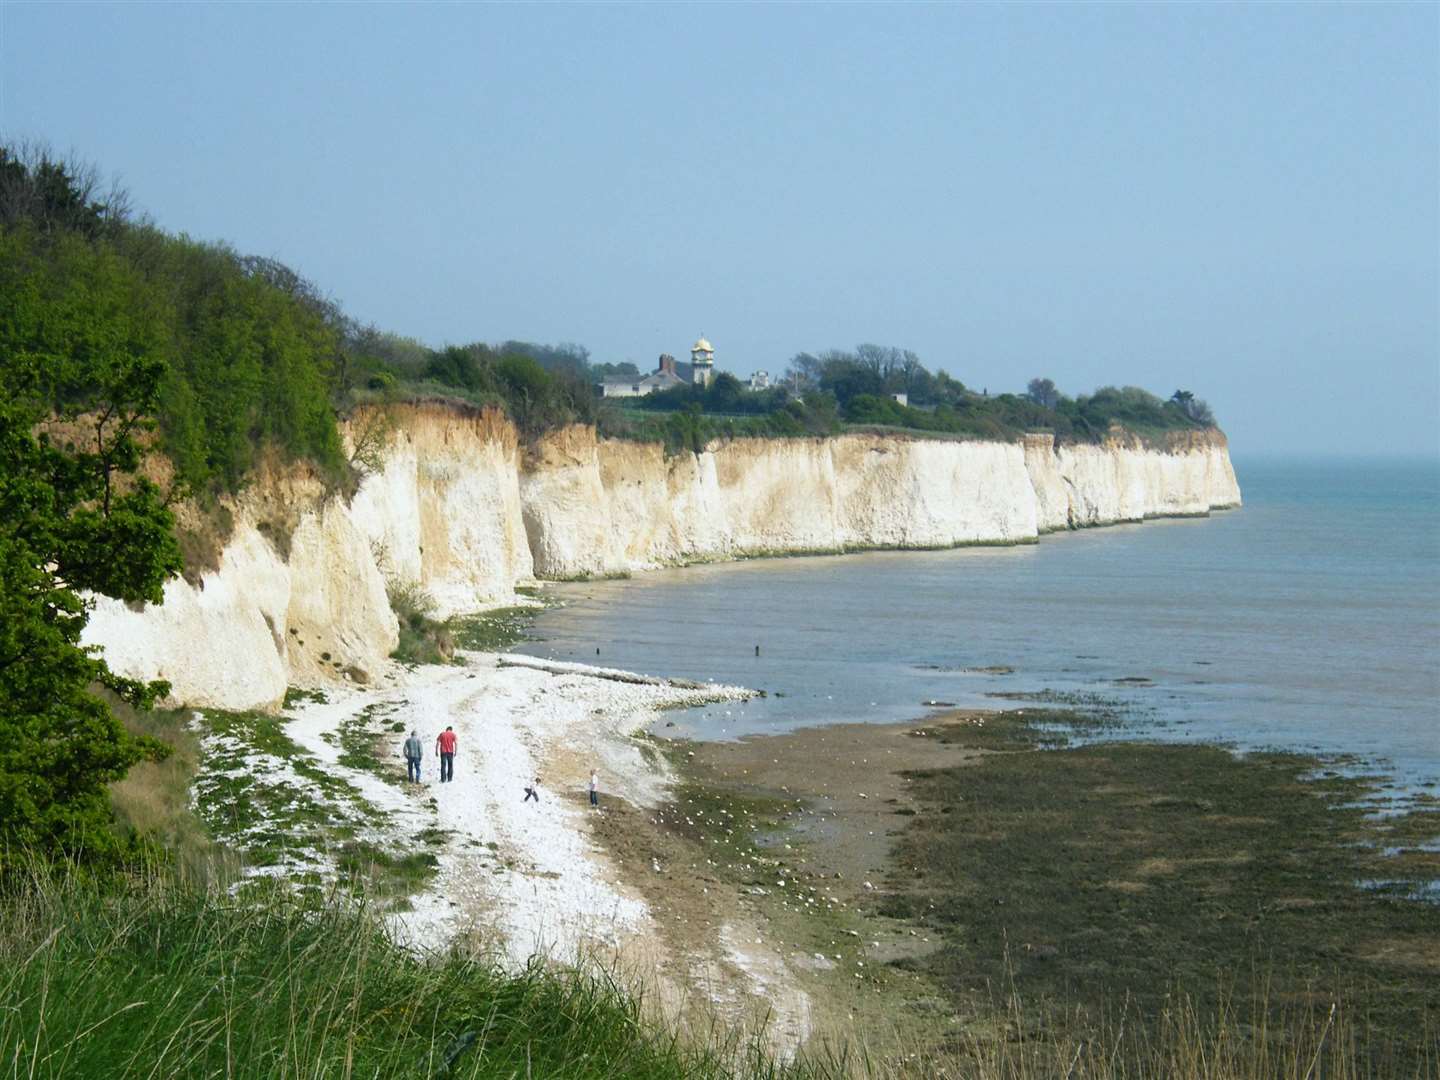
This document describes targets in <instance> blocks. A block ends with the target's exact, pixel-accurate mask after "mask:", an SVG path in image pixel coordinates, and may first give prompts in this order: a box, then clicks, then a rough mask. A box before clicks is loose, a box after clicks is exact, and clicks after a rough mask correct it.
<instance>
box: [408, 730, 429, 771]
mask: <svg viewBox="0 0 1440 1080" xmlns="http://www.w3.org/2000/svg"><path fill="white" fill-rule="evenodd" d="M404 754H405V775H406V777H407V778H408V779H410V780H413V781H414V782H415V783H417V784H418V783H419V782H420V759H421V758H423V757H424V756H425V746H424V744H423V743H421V741H420V737H419V736H418V735H417V734H416V733H415V732H413V731H412V732H410V737H409V738H408V739H406V740H405V750H404Z"/></svg>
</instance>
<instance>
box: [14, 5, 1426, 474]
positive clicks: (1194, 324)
mask: <svg viewBox="0 0 1440 1080" xmlns="http://www.w3.org/2000/svg"><path fill="white" fill-rule="evenodd" d="M1437 56H1440V6H1436V5H1433V4H1412V5H1392V6H1384V5H1376V4H1364V5H1361V4H1355V5H1350V6H1325V5H1321V4H1313V3H1307V4H1295V5H1267V6H1237V5H1225V6H1210V5H1178V4H1176V5H1160V4H1155V5H1149V6H1145V7H1124V6H1117V5H1109V4H1107V5H1104V6H1095V7H1082V6H1078V5H1068V4H1067V5H1060V6H1039V5H1036V6H1029V7H972V6H967V7H949V6H919V5H916V6H890V5H887V6H878V5H877V6H868V7H866V6H844V7H824V6H818V5H788V6H775V7H766V6H758V5H756V6H738V5H737V6H703V7H697V6H683V7H682V6H673V7H665V6H644V7H641V6H633V7H630V6H586V7H568V6H545V7H539V6H525V7H520V6H478V5H475V6H470V5H449V4H446V5H441V4H433V5H415V6H408V5H363V6H362V5H353V6H351V5H344V4H328V5H318V4H317V5H302V6H289V5H283V4H263V5H262V4H250V5H242V4H234V5H227V4H194V5H188V6H180V5H174V6H172V5H162V4H151V5H143V4H113V5H88V4H58V3H57V4H24V3H13V2H3V0H0V130H3V131H4V133H5V134H7V135H9V136H11V137H16V136H34V137H40V138H43V139H46V140H48V141H49V142H50V143H51V144H52V146H53V147H55V148H56V149H58V150H61V151H65V150H74V151H76V152H77V153H78V154H80V155H81V156H83V157H86V158H89V159H91V160H93V161H95V162H96V163H98V164H99V165H100V166H101V167H102V168H103V169H104V170H106V171H107V172H110V171H113V172H115V173H118V174H119V175H120V177H121V178H122V179H123V180H124V182H125V183H126V184H127V185H128V186H129V188H130V189H131V191H132V193H133V195H134V197H135V199H136V202H137V203H138V204H139V205H140V206H141V207H142V208H144V209H145V210H148V211H149V212H150V213H151V214H153V215H154V217H155V218H156V219H157V220H158V221H159V222H160V223H161V224H162V225H164V226H166V227H168V228H170V229H172V230H175V231H184V232H188V233H190V234H191V235H193V236H196V237H201V238H205V239H224V240H227V241H230V242H231V243H233V244H234V245H235V246H236V247H237V248H239V249H241V250H243V251H247V252H255V253H259V254H264V255H272V256H275V257H277V258H280V259H282V260H284V261H285V262H287V263H289V264H291V265H292V266H294V267H296V268H297V269H298V270H300V271H301V272H302V273H304V274H306V275H307V276H309V277H311V278H313V279H314V280H315V281H317V282H318V283H319V284H320V285H321V286H322V287H323V288H325V289H326V290H328V291H330V292H331V293H332V294H333V295H334V296H335V297H336V298H337V299H338V300H339V301H340V302H341V303H343V304H344V306H345V307H346V309H347V310H348V311H349V312H350V313H351V314H353V315H356V316H357V317H359V318H361V319H364V320H367V321H373V322H375V323H377V324H379V325H381V326H383V327H386V328H388V329H392V330H395V331H398V332H401V333H405V334H411V335H414V336H416V337H419V338H421V339H422V340H425V341H427V342H429V343H432V344H439V343H443V342H460V341H470V340H476V339H480V340H500V339H504V338H509V337H514V338H527V339H533V340H538V341H575V342H580V343H582V344H585V345H587V346H588V347H589V348H590V349H591V350H592V352H593V354H594V356H595V358H596V359H600V360H625V359H629V360H633V361H635V362H636V363H638V364H640V365H642V366H649V365H652V364H653V361H654V358H655V356H656V355H657V354H659V353H660V352H662V351H668V352H674V353H681V352H682V351H683V350H685V349H687V348H688V347H689V345H690V343H691V342H692V341H693V340H694V338H695V335H696V334H698V333H700V332H701V331H704V332H705V333H706V334H707V335H708V336H709V337H710V339H711V340H712V341H713V342H714V343H715V346H716V350H717V351H716V357H717V363H718V365H719V366H720V367H722V368H729V369H731V370H734V371H737V372H739V373H741V374H745V373H748V372H749V371H751V370H752V369H754V368H757V367H759V368H768V369H769V370H770V371H772V372H776V371H779V370H781V369H783V367H784V366H785V362H786V360H787V359H788V358H789V357H790V356H791V355H793V354H794V353H795V352H796V351H799V350H802V349H808V350H818V349H823V348H827V347H832V346H852V345H854V344H856V343H858V342H861V341H875V342H880V343H883V344H894V345H901V346H905V347H908V348H912V349H914V350H915V351H916V352H918V353H919V354H920V355H921V357H922V358H923V359H924V360H925V361H926V362H927V363H928V364H929V365H930V366H931V367H932V368H945V369H947V370H949V371H950V372H951V373H952V374H953V375H956V376H957V377H959V378H961V379H963V380H964V381H965V382H966V383H967V384H970V385H973V386H976V387H981V386H985V387H989V388H990V389H991V390H992V391H994V390H996V389H1019V388H1022V387H1023V386H1024V383H1025V381H1026V380H1027V379H1028V378H1029V377H1031V376H1032V375H1042V374H1043V375H1048V376H1050V377H1052V378H1054V379H1055V381H1056V382H1057V383H1058V384H1059V385H1060V387H1061V388H1062V389H1064V390H1066V391H1068V392H1071V393H1074V392H1077V391H1088V390H1091V389H1093V388H1094V387H1096V386H1097V385H1100V384H1103V383H1110V382H1113V383H1122V384H1123V383H1133V384H1138V385H1142V386H1145V387H1147V388H1149V389H1152V390H1155V391H1157V392H1159V393H1161V394H1163V395H1168V394H1169V393H1170V392H1171V391H1172V390H1174V389H1176V388H1177V387H1186V388H1190V389H1193V390H1194V391H1195V392H1196V393H1198V394H1200V395H1201V396H1202V397H1206V398H1208V399H1209V400H1210V402H1211V404H1212V405H1213V406H1214V408H1215V410H1216V412H1217V414H1218V415H1219V417H1220V420H1221V422H1222V424H1223V426H1224V427H1225V428H1226V429H1227V430H1228V431H1229V433H1230V436H1231V442H1232V446H1233V448H1234V450H1235V451H1236V453H1237V455H1241V456H1243V455H1244V454H1245V453H1247V452H1252V453H1253V452H1280V451H1295V452H1412V453H1413V452H1422V451H1423V452H1426V453H1435V452H1437V449H1440V443H1437V419H1440V344H1437V342H1440V272H1437V263H1440V254H1437V252H1440V177H1437V167H1440V166H1437V162H1440V80H1437Z"/></svg>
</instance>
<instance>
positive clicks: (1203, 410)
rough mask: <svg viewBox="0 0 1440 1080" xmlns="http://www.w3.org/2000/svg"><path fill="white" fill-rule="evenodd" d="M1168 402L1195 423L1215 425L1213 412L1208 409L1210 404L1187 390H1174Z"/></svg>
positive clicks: (1208, 425)
mask: <svg viewBox="0 0 1440 1080" xmlns="http://www.w3.org/2000/svg"><path fill="white" fill-rule="evenodd" d="M1170 403H1171V404H1172V405H1174V406H1175V407H1176V408H1178V409H1179V410H1180V411H1181V412H1182V413H1184V414H1185V416H1186V417H1187V418H1188V419H1190V420H1193V421H1195V423H1197V424H1204V425H1205V426H1206V427H1213V426H1214V425H1215V414H1214V413H1213V412H1211V411H1210V406H1209V405H1207V404H1206V403H1205V402H1204V401H1203V400H1201V399H1200V398H1197V397H1196V396H1195V395H1194V394H1192V393H1191V392H1190V391H1189V390H1176V391H1175V393H1174V394H1172V395H1171V396H1170Z"/></svg>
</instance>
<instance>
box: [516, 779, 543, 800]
mask: <svg viewBox="0 0 1440 1080" xmlns="http://www.w3.org/2000/svg"><path fill="white" fill-rule="evenodd" d="M531 799H534V800H535V801H536V802H537V803H538V802H539V801H540V777H538V776H537V777H535V779H534V780H533V781H531V783H529V784H528V785H526V788H525V798H523V799H521V800H520V801H521V802H529V801H530V800H531Z"/></svg>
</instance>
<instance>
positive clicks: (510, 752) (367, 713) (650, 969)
mask: <svg viewBox="0 0 1440 1080" xmlns="http://www.w3.org/2000/svg"><path fill="white" fill-rule="evenodd" d="M461 661H462V662H461V663H460V664H458V665H448V666H429V667H420V668H416V669H412V670H410V671H399V672H396V673H395V682H394V684H393V685H391V686H387V687H385V688H383V689H378V688H377V689H366V688H359V687H345V688H340V689H337V690H334V691H331V692H329V693H328V694H327V696H326V700H323V701H306V702H305V703H303V704H299V705H297V706H295V707H294V708H292V709H289V710H288V711H287V713H286V718H285V721H284V730H285V734H286V735H287V736H288V737H289V738H290V739H292V740H293V741H294V742H295V743H296V744H297V745H298V746H299V747H300V749H301V751H302V752H303V754H305V755H308V756H309V757H310V758H313V761H314V762H315V764H316V765H318V767H319V768H321V769H322V770H324V771H325V772H326V773H327V774H329V775H332V776H335V777H337V778H340V779H343V780H344V781H345V782H347V783H349V784H351V785H353V786H354V787H355V788H356V789H357V790H358V791H359V792H360V794H361V796H363V798H364V799H365V800H366V803H367V805H369V806H372V807H374V808H375V811H376V813H375V815H374V820H373V821H372V822H371V823H370V824H369V825H368V826H367V827H366V829H365V830H364V839H365V840H366V841H367V842H368V843H370V844H373V845H374V846H375V847H377V848H380V849H382V850H386V851H390V852H394V853H398V854H402V855H403V854H405V853H407V852H413V851H420V850H423V851H429V852H431V853H433V854H434V855H436V857H437V858H438V860H439V867H438V871H437V872H436V873H435V874H434V876H433V877H431V878H430V879H429V881H428V882H426V883H425V885H424V887H423V888H422V889H421V890H420V891H419V892H418V893H417V894H415V895H413V896H411V897H410V898H409V901H408V903H402V904H400V905H398V908H399V909H397V910H395V911H394V912H393V913H392V914H391V915H389V916H388V920H389V923H390V925H391V928H392V930H393V932H394V934H395V936H396V938H397V940H399V941H401V942H402V943H405V944H407V945H410V946H411V947H413V948H415V949H417V951H421V952H428V951H434V950H438V949H444V948H447V947H449V946H450V945H452V944H457V943H460V944H465V945H467V946H470V947H475V948H479V949H480V950H481V951H483V952H485V953H486V954H488V955H491V956H493V957H494V958H495V959H496V960H497V961H498V962H499V963H501V964H502V965H503V966H504V967H506V968H507V969H509V970H513V971H518V970H522V969H523V968H524V967H525V966H526V965H527V964H528V963H530V962H531V961H532V958H534V957H536V956H539V957H542V958H547V959H551V960H556V961H559V962H576V963H586V962H590V961H598V962H599V963H600V964H601V965H602V966H604V967H605V968H606V969H607V970H608V969H614V968H616V967H618V968H619V969H621V970H624V971H627V972H629V973H630V974H632V975H638V976H642V977H644V978H645V979H646V981H647V983H648V984H649V985H651V986H652V987H657V986H658V988H659V1003H660V1005H661V1007H662V1008H666V1009H668V1010H669V1011H670V1012H671V1014H672V1015H674V1016H678V1015H679V1014H680V1013H681V1012H682V1011H684V1010H687V1009H690V1010H693V1009H694V1007H695V999H696V997H697V995H698V996H700V997H706V998H708V1000H707V1001H706V1002H705V1008H707V1009H710V1010H713V1015H717V1016H720V1017H722V1018H723V1019H725V1020H726V1021H727V1022H728V1023H740V1024H744V1023H748V1022H751V1021H753V1020H754V1019H755V1018H756V1017H757V1016H758V1015H760V1014H762V1013H764V1012H766V1011H769V1012H770V1013H771V1014H772V1015H771V1020H772V1022H771V1025H770V1032H771V1038H772V1039H774V1040H775V1045H776V1047H777V1049H779V1050H781V1051H782V1052H784V1051H787V1050H790V1049H793V1048H794V1047H795V1046H798V1045H799V1043H800V1042H802V1041H803V1039H804V1038H805V1036H806V1034H807V1033H808V1026H807V1023H806V1019H805V1018H806V1017H807V1016H808V1009H809V1001H808V998H807V996H806V995H805V994H804V993H803V991H799V990H798V989H795V988H793V987H791V986H789V985H786V980H785V974H786V971H787V969H786V966H785V961H784V960H783V959H782V957H781V956H780V955H779V954H778V953H776V952H774V951H773V950H772V949H770V948H768V947H767V946H766V945H764V944H763V942H761V941H759V940H757V939H758V938H759V934H758V931H757V930H756V929H755V928H754V927H752V926H749V925H748V924H746V923H745V922H744V920H736V922H735V923H734V925H733V926H732V927H730V928H729V929H728V931H727V932H728V935H729V936H730V937H733V938H734V939H735V940H736V941H742V940H743V941H744V942H746V944H745V945H744V946H743V947H742V946H738V945H736V946H734V947H732V948H730V949H729V952H728V955H724V956H718V957H712V958H695V957H691V956H682V955H672V954H671V953H670V952H669V951H668V950H667V946H666V944H665V935H664V934H663V933H662V928H661V927H660V926H659V924H658V922H657V919H656V917H655V916H654V914H653V913H652V911H651V908H650V906H649V905H648V904H647V902H646V900H645V899H644V897H643V895H642V894H641V892H640V890H638V889H637V888H634V887H633V886H632V884H631V883H630V882H628V881H627V880H626V879H625V877H624V875H623V874H622V870H621V868H620V867H619V866H618V865H616V864H615V863H614V862H613V861H612V860H611V859H610V858H609V857H608V856H607V855H606V854H605V852H604V851H603V850H601V848H600V847H599V846H598V845H597V843H596V842H595V840H594V838H593V831H594V830H593V828H592V826H594V825H595V824H597V823H598V818H599V817H600V815H603V814H604V812H605V807H606V805H607V804H611V805H614V804H613V802H612V800H620V799H623V800H624V801H625V802H626V803H628V804H629V806H628V807H627V813H629V812H635V811H639V812H642V813H643V812H647V811H653V810H654V808H655V807H658V806H659V805H661V804H663V803H665V802H666V801H667V800H668V799H669V798H670V797H671V788H672V785H673V784H674V782H675V781H676V776H675V774H674V772H673V770H672V769H671V768H670V766H669V765H668V763H667V761H666V759H665V757H664V756H663V755H662V754H659V753H656V752H655V751H654V750H653V749H652V747H651V746H650V745H649V744H648V741H647V740H646V739H644V738H636V737H634V736H635V735H636V733H638V732H640V731H642V730H643V729H644V728H646V727H648V726H649V725H651V724H653V723H655V722H656V721H657V720H658V719H659V714H660V712H661V710H663V709H667V708H673V707H688V706H693V705H698V704H704V703H713V702H723V701H740V700H744V699H745V698H748V697H750V696H752V694H753V692H752V691H750V690H747V689H745V688H742V687H736V686H722V685H718V684H697V683H688V682H670V681H668V680H665V679H657V678H652V677H649V676H641V675H636V674H634V673H631V672H623V671H617V670H615V669H610V668H598V667H592V666H589V665H584V664H569V663H565V664H558V663H550V662H545V661H538V660H535V659H534V658H531V657H527V656H517V655H506V654H491V653H464V654H462V656H461ZM357 717H370V718H378V719H379V722H380V723H381V724H382V725H383V729H384V734H383V735H381V736H380V739H379V743H378V745H379V746H380V747H381V750H380V757H379V762H378V766H377V765H376V763H375V762H373V761H372V762H371V763H370V765H371V767H370V768H368V769H367V768H357V767H355V765H354V762H353V759H350V763H348V764H347V761H346V755H345V752H344V741H343V739H341V738H339V737H338V736H339V735H340V733H342V732H343V730H344V728H345V725H346V724H347V723H354V722H355V720H356V718H357ZM446 725H452V726H453V727H454V729H455V732H456V735H457V737H458V747H457V754H456V758H455V777H454V780H453V781H452V782H449V783H440V782H439V761H438V758H437V756H436V754H435V739H436V736H437V735H438V734H439V732H440V731H442V730H444V728H445V726H446ZM411 730H415V731H417V732H418V733H419V736H420V739H421V741H422V743H424V745H425V758H424V767H423V775H422V782H421V783H420V784H418V785H415V784H410V783H408V782H406V780H405V765H404V762H403V760H402V759H401V757H400V747H401V744H402V742H403V740H404V739H405V737H406V736H407V735H408V734H409V732H410V731H411ZM591 768H594V769H596V770H597V771H598V773H599V777H600V800H601V810H600V811H599V812H598V813H597V812H595V811H592V810H591V809H590V808H589V806H588V791H587V787H588V780H589V774H590V769H591ZM535 776H539V777H540V778H541V784H540V800H539V802H538V803H536V802H534V801H529V802H527V801H524V788H525V787H526V786H527V785H528V784H529V783H530V782H531V778H533V777H535ZM201 782H202V783H203V782H204V777H203V776H202V780H201ZM286 782H288V781H286ZM632 808H633V810H632ZM327 862H328V863H329V865H328V866H326V865H325V864H326V863H327ZM317 871H318V872H319V873H320V875H321V876H322V877H326V878H331V879H333V877H334V876H335V875H336V874H337V873H338V867H337V865H336V861H335V859H334V858H333V856H328V857H327V854H326V853H325V852H313V853H309V854H305V853H297V855H296V856H295V857H294V858H293V859H290V860H288V861H285V862H281V863H279V864H276V865H271V866H263V867H255V868H253V869H252V870H251V871H250V872H251V873H252V874H257V875H258V874H264V875H269V876H276V877H278V876H283V875H285V874H287V872H309V873H311V874H313V873H316V872H317Z"/></svg>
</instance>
